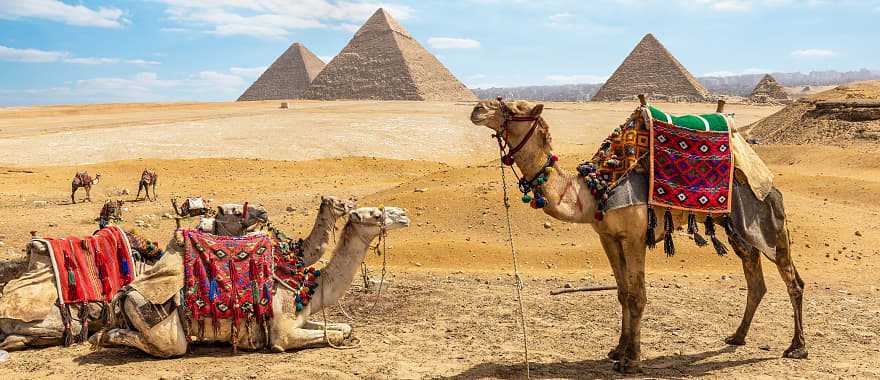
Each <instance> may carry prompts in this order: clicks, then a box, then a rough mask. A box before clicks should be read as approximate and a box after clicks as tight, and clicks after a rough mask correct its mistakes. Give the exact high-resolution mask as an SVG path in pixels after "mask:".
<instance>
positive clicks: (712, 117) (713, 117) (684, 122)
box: [648, 107, 729, 132]
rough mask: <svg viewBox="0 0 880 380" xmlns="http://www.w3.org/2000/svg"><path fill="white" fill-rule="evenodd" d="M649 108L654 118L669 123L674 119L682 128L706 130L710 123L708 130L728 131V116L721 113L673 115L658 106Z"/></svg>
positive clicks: (676, 124)
mask: <svg viewBox="0 0 880 380" xmlns="http://www.w3.org/2000/svg"><path fill="white" fill-rule="evenodd" d="M648 108H649V109H650V110H651V118H652V119H654V120H659V121H662V122H664V123H668V122H669V120H672V124H673V125H675V126H677V127H681V128H687V129H690V130H694V131H706V130H707V128H706V127H707V125H708V131H711V132H727V130H728V128H729V126H728V125H727V118H725V117H724V115H722V114H720V113H710V114H703V115H682V116H672V115H670V114H668V113H666V112H663V111H661V110H659V109H657V108H654V107H648ZM704 120H705V121H704Z"/></svg>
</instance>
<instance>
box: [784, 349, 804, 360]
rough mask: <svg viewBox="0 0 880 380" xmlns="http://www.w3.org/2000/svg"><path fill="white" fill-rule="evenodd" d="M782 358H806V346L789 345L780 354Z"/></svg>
mask: <svg viewBox="0 0 880 380" xmlns="http://www.w3.org/2000/svg"><path fill="white" fill-rule="evenodd" d="M782 357H783V358H788V359H806V358H807V348H806V347H789V348H788V349H787V350H785V352H784V353H783V354H782Z"/></svg>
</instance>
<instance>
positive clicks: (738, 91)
mask: <svg viewBox="0 0 880 380" xmlns="http://www.w3.org/2000/svg"><path fill="white" fill-rule="evenodd" d="M770 75H773V77H774V78H776V81H777V82H779V84H781V85H783V86H786V87H796V86H828V85H839V84H844V83H849V82H855V81H863V80H875V79H880V71H877V70H868V69H861V70H857V71H844V72H840V71H834V70H829V71H811V72H810V73H808V74H804V73H770ZM763 76H764V74H745V75H732V76H725V77H699V78H697V80H698V81H700V83H701V84H703V86H705V87H706V88H707V89H708V90H709V91H711V92H713V93H717V94H722V95H735V96H749V94H750V93H751V92H752V89H753V88H755V85H756V84H758V81H760V80H761V77H763ZM601 86H602V84H601V83H599V84H563V85H550V86H523V87H492V88H477V89H474V93H476V94H477V96H478V97H479V98H480V99H491V98H494V97H496V96H499V95H500V96H503V97H505V98H511V99H531V100H542V101H587V100H590V98H591V97H593V94H595V93H596V91H598V90H599V87H601Z"/></svg>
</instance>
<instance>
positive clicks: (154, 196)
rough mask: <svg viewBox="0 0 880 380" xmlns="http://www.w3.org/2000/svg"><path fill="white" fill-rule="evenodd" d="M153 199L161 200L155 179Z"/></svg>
mask: <svg viewBox="0 0 880 380" xmlns="http://www.w3.org/2000/svg"><path fill="white" fill-rule="evenodd" d="M153 200H154V201H157V200H159V195H158V194H156V182H155V181H153Z"/></svg>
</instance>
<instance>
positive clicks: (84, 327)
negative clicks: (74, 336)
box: [79, 302, 89, 343]
mask: <svg viewBox="0 0 880 380" xmlns="http://www.w3.org/2000/svg"><path fill="white" fill-rule="evenodd" d="M79 308H80V309H79V320H80V323H81V325H80V330H79V343H83V342H85V341H87V340H89V305H88V304H87V303H85V302H83V303H82V304H81V305H80V306H79Z"/></svg>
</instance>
